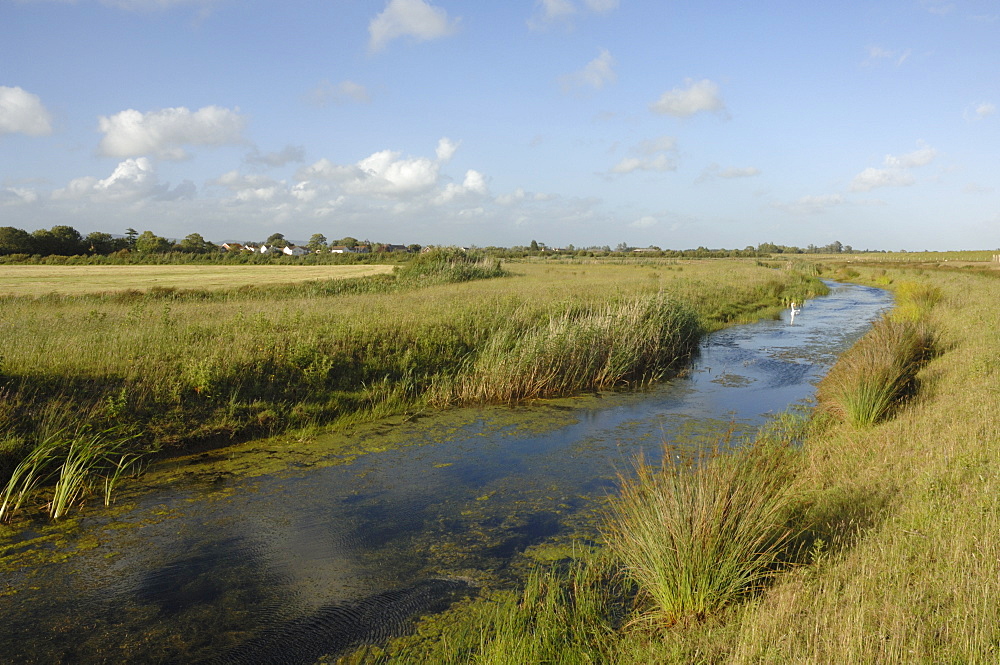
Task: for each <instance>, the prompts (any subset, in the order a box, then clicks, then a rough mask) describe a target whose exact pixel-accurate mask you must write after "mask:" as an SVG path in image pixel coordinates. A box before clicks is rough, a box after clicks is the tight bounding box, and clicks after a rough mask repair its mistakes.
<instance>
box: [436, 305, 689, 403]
mask: <svg viewBox="0 0 1000 665" xmlns="http://www.w3.org/2000/svg"><path fill="white" fill-rule="evenodd" d="M699 336H700V326H699V324H698V321H697V318H696V317H695V315H694V312H693V311H692V310H691V309H690V308H689V307H686V306H684V305H683V304H681V303H678V302H676V301H673V300H671V299H669V298H667V297H666V296H665V295H663V294H658V295H652V296H641V297H635V298H631V299H628V300H626V301H624V302H620V303H613V304H608V305H603V306H584V307H580V306H572V305H566V304H561V305H558V306H557V308H556V311H554V312H552V313H551V314H549V315H548V316H547V321H546V320H543V321H542V323H541V325H539V324H537V323H535V322H534V321H531V320H524V317H517V316H515V317H513V318H512V319H510V320H508V321H506V322H504V325H502V327H500V329H498V330H497V331H495V333H494V334H493V335H491V336H490V338H489V339H488V340H487V341H486V343H485V345H484V346H483V347H482V348H481V349H479V350H478V351H477V353H475V355H474V356H470V359H469V362H468V368H467V369H463V371H462V372H461V373H460V376H459V378H458V379H457V380H456V381H455V382H454V383H453V384H451V385H449V386H447V387H445V388H444V389H443V390H441V391H440V393H439V394H438V395H436V396H435V397H433V398H432V401H433V402H439V403H470V402H516V401H519V400H524V399H532V398H538V397H551V396H555V395H566V394H571V393H576V392H581V391H585V390H607V389H611V388H616V387H620V386H623V385H631V386H638V385H644V384H648V383H650V382H652V381H656V380H658V379H660V378H661V377H662V376H663V375H664V374H665V373H666V372H667V371H669V369H670V368H671V367H675V366H676V365H677V363H678V362H679V361H680V360H681V359H683V358H685V357H686V356H688V355H689V354H690V353H691V351H692V350H693V348H694V346H695V344H696V343H697V341H698V338H699Z"/></svg>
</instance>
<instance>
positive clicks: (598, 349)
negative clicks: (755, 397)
mask: <svg viewBox="0 0 1000 665" xmlns="http://www.w3.org/2000/svg"><path fill="white" fill-rule="evenodd" d="M276 267H278V266H272V267H271V268H276ZM804 267H806V268H809V267H810V266H804ZM68 268H70V269H76V268H82V269H83V270H82V271H81V272H80V273H77V274H78V275H79V276H80V277H79V279H77V280H74V281H75V283H76V284H77V286H78V288H79V289H80V292H77V293H74V294H69V293H65V292H60V293H50V294H41V293H35V294H33V295H31V296H29V295H23V296H7V297H3V298H2V302H3V308H2V313H0V324H2V325H0V348H2V349H3V351H2V356H0V397H2V399H0V431H2V432H3V435H2V436H3V438H2V440H0V478H3V479H11V480H10V482H8V483H7V495H6V497H5V498H2V499H0V503H2V505H3V507H0V518H9V517H11V516H13V515H14V514H15V513H17V512H18V509H19V508H24V507H26V506H28V505H29V503H25V499H24V498H23V497H27V496H30V495H31V494H32V493H33V492H35V491H36V490H38V489H39V488H42V490H43V491H42V495H43V497H44V496H46V495H45V494H44V491H46V490H45V488H47V487H49V485H50V484H51V483H53V482H55V483H57V486H58V483H59V480H58V478H59V477H60V476H61V473H62V471H61V469H64V468H67V467H66V465H65V464H64V460H65V459H67V458H68V456H69V455H70V451H71V450H74V446H75V445H77V444H80V445H83V444H86V445H85V446H84V447H85V448H86V449H87V450H88V451H90V452H88V453H87V455H89V456H90V457H89V458H90V459H92V460H93V464H94V465H95V468H96V469H97V472H96V473H95V477H94V478H92V479H91V480H90V481H88V483H85V484H84V486H83V487H79V488H78V490H79V491H75V492H74V493H72V501H71V503H73V502H76V503H79V501H81V500H83V499H84V498H86V496H87V494H88V493H90V494H97V493H100V492H99V487H97V486H104V487H107V488H110V487H111V486H113V485H114V484H115V483H117V482H118V479H119V478H120V477H121V476H122V475H123V473H124V472H123V469H122V467H123V465H124V462H123V459H124V460H125V461H128V462H129V465H131V464H133V463H134V462H135V461H136V459H137V456H138V455H141V454H146V453H150V452H156V451H170V450H175V449H189V448H191V447H192V446H218V445H224V444H227V443H230V442H233V441H239V440H244V439H246V438H249V437H255V436H263V435H269V434H276V433H280V432H287V431H291V430H296V431H299V432H306V433H308V432H309V431H316V430H317V429H318V428H324V427H329V426H339V425H344V424H351V423H359V422H365V421H367V420H371V419H374V418H377V417H381V416H385V415H389V414H398V413H418V412H420V411H423V410H427V409H435V408H446V407H449V406H453V405H460V404H471V403H483V402H516V401H519V400H523V399H532V398H536V397H547V396H556V395H566V394H572V393H576V392H583V391H595V390H616V389H623V388H633V387H640V386H643V385H647V384H649V383H650V382H653V381H658V380H660V379H662V378H663V377H665V376H667V375H669V374H670V373H671V372H674V371H677V370H678V369H679V368H680V367H682V366H683V362H684V360H685V359H686V357H687V356H688V354H689V353H690V352H691V350H692V349H693V347H694V345H695V344H696V343H697V341H698V338H699V336H700V335H701V334H703V333H704V332H705V331H707V330H712V329H714V328H717V327H720V326H724V325H728V324H730V323H733V322H738V321H745V320H754V319H756V318H758V317H761V316H770V315H775V314H776V313H777V312H778V311H779V310H780V309H781V308H782V307H783V306H784V305H785V303H787V302H788V301H790V300H799V301H801V300H803V299H804V298H805V297H808V296H810V295H814V294H817V293H820V292H822V291H823V290H824V289H825V287H824V286H823V285H822V284H821V283H820V282H819V281H818V280H817V279H816V278H815V274H814V273H815V269H812V270H811V271H810V270H806V271H805V272H802V271H801V270H798V269H795V268H794V266H791V265H790V264H786V263H779V264H777V265H776V266H775V267H770V266H763V265H758V264H757V263H756V262H754V261H713V260H706V261H685V262H673V261H656V260H651V261H644V262H642V263H638V264H631V265H616V264H586V265H585V264H548V263H545V262H532V263H512V264H506V265H504V266H501V265H500V264H499V262H498V261H496V260H494V259H490V258H487V257H484V256H467V255H462V254H457V253H453V254H447V253H444V254H439V255H434V254H430V255H421V256H419V257H414V258H413V259H411V260H410V261H409V262H408V263H406V264H405V265H403V266H400V267H398V268H397V269H395V270H393V271H392V272H391V273H385V274H379V275H372V276H368V277H358V278H352V279H321V280H305V281H297V282H294V283H289V282H287V281H286V278H285V276H284V273H275V275H279V274H280V275H282V276H281V277H275V279H274V282H276V283H270V282H271V280H269V279H266V278H261V277H259V276H257V275H256V273H255V274H249V273H248V274H247V275H246V277H245V278H246V279H249V280H251V281H250V282H249V283H245V284H240V285H234V284H233V282H232V281H230V282H228V283H227V284H225V285H224V286H221V287H219V288H204V287H201V288H175V287H172V286H169V287H168V286H160V285H157V286H154V287H151V288H149V289H146V290H139V289H135V288H130V289H128V290H125V291H120V292H115V291H109V290H107V288H106V284H104V283H97V282H94V283H91V285H90V287H89V288H88V287H87V282H86V276H87V275H89V274H93V273H91V272H89V271H90V270H91V269H92V267H90V266H69V267H68ZM154 268H156V270H164V269H165V268H166V267H164V266H154ZM226 268H227V269H228V268H230V266H227V267H226ZM265 268H267V267H266V266H265ZM297 269H298V268H296V269H295V270H297ZM302 269H303V270H305V268H302ZM323 269H324V270H325V269H327V268H323ZM293 272H294V270H293ZM810 272H811V273H813V274H809V273H810ZM153 274H165V273H162V272H161V273H157V272H154V273H153ZM172 274H177V273H172ZM232 274H235V273H227V275H230V276H231V275H232ZM230 279H232V277H230ZM515 361H516V362H515ZM98 434H100V436H97V435H98ZM124 442H127V443H128V445H124ZM76 449H77V450H81V449H82V448H80V446H79V445H77V448H76ZM60 451H61V452H60ZM122 455H125V456H126V457H125V458H123V457H122ZM60 460H62V461H60ZM74 487H76V486H74ZM105 498H106V500H107V493H106V492H105ZM37 503H38V502H36V504H37ZM41 503H42V504H44V501H41ZM36 504H31V505H36Z"/></svg>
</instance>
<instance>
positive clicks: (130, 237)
mask: <svg viewBox="0 0 1000 665" xmlns="http://www.w3.org/2000/svg"><path fill="white" fill-rule="evenodd" d="M138 237H139V232H138V231H136V230H135V229H133V228H132V227H131V226H130V227H129V228H127V229H125V249H134V248H135V239H136V238H138Z"/></svg>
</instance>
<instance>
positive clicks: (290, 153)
mask: <svg viewBox="0 0 1000 665" xmlns="http://www.w3.org/2000/svg"><path fill="white" fill-rule="evenodd" d="M305 158H306V149H305V148H304V147H303V146H300V145H289V146H285V147H284V148H283V149H282V150H279V151H278V152H268V153H262V152H261V151H260V150H258V149H257V148H254V149H253V151H252V152H250V153H249V154H248V155H247V156H246V157H244V158H243V160H244V161H245V162H247V163H248V164H260V165H262V166H271V167H279V166H284V165H285V164H288V163H289V162H303V161H305Z"/></svg>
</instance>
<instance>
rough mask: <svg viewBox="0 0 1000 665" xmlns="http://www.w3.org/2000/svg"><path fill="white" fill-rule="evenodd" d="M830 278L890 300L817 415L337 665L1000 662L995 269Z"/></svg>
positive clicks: (669, 473) (640, 484)
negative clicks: (519, 577)
mask: <svg viewBox="0 0 1000 665" xmlns="http://www.w3.org/2000/svg"><path fill="white" fill-rule="evenodd" d="M826 270H827V272H826V274H831V275H832V274H841V275H847V276H849V277H850V278H851V279H852V280H853V281H862V282H867V283H870V284H876V285H880V286H883V287H886V288H890V289H892V290H894V291H895V292H896V295H897V298H898V301H897V303H898V306H897V307H896V309H895V310H894V311H893V312H892V313H891V314H890V315H888V316H887V317H886V318H885V320H883V321H880V322H879V323H878V324H876V326H875V327H874V329H873V331H872V332H871V333H870V334H869V335H868V336H866V337H865V338H863V339H862V340H861V341H859V342H858V344H857V346H856V347H855V348H853V349H852V350H851V351H850V352H848V353H847V354H845V355H844V356H843V357H842V358H841V360H840V362H838V364H837V366H835V367H834V369H833V371H831V373H830V375H829V376H828V377H827V378H826V379H824V381H823V382H822V383H821V385H820V390H819V402H818V405H817V407H816V409H815V411H814V412H813V413H812V414H810V416H809V417H800V416H795V415H792V414H788V415H785V416H782V417H780V418H778V419H777V420H776V421H775V422H773V423H772V424H770V426H768V427H767V428H765V429H764V430H762V432H761V434H760V435H759V437H758V438H757V439H756V440H755V441H747V442H746V444H745V445H744V446H743V447H741V448H739V449H738V450H736V452H735V453H732V454H725V455H718V454H711V453H710V452H709V453H707V454H706V455H705V456H704V458H702V459H700V460H695V461H694V462H683V461H675V460H672V459H669V458H670V456H667V457H668V459H667V460H666V461H665V462H664V464H663V465H662V466H659V465H657V466H655V467H651V466H649V465H646V464H645V463H643V462H642V461H641V460H637V462H636V468H635V469H634V470H633V471H631V472H625V473H623V474H622V478H621V487H620V493H619V494H617V495H615V496H613V497H611V500H610V505H609V507H608V509H607V513H606V514H605V515H604V517H603V519H604V524H605V526H604V528H603V539H602V543H601V544H600V546H599V547H596V548H595V547H587V546H583V545H581V546H580V547H579V548H578V549H577V550H576V551H575V552H574V554H573V555H572V556H568V557H567V558H566V559H564V560H563V561H560V562H558V563H556V564H554V565H541V564H538V565H536V566H535V567H533V568H531V569H530V572H529V573H528V574H527V576H526V578H525V581H524V584H523V586H522V587H521V588H519V589H499V590H486V591H485V592H484V594H483V597H482V598H480V599H478V600H474V601H469V602H468V603H466V604H465V605H463V606H460V607H457V608H454V609H453V610H450V611H449V613H447V614H446V615H445V616H443V617H439V618H438V619H436V620H431V621H426V622H424V623H423V624H421V626H420V627H419V629H418V630H417V632H416V633H415V634H414V635H412V636H410V637H407V638H403V639H401V640H398V641H396V642H394V643H392V644H390V645H389V646H388V647H387V648H385V649H381V648H374V649H366V650H363V651H362V652H359V653H358V654H355V655H353V656H350V657H345V658H343V659H342V661H341V662H393V663H407V662H442V663H468V662H475V663H521V662H566V663H570V662H573V663H577V662H580V663H583V662H602V663H650V662H656V663H789V662H795V663H931V662H934V663H937V662H949V663H951V662H954V663H958V662H961V663H994V662H997V660H998V659H1000V605H998V604H997V603H996V601H995V599H996V597H997V595H998V594H1000V504H998V503H997V501H996V494H997V491H998V488H1000V390H998V388H997V386H1000V380H998V379H1000V377H998V372H1000V370H998V367H1000V313H998V311H997V309H996V307H995V303H996V302H997V299H998V298H1000V279H998V277H1000V275H998V274H997V272H996V271H992V270H989V269H986V268H985V267H984V269H983V270H981V271H980V270H974V271H969V270H967V269H964V268H957V269H947V268H941V267H934V268H933V269H926V268H897V267H894V266H893V264H890V263H886V264H882V265H873V266H871V267H860V268H859V267H857V265H856V264H852V265H851V266H843V265H828V267H827V269H826ZM873 387H877V388H880V389H878V390H873V389H872V388H873Z"/></svg>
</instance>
